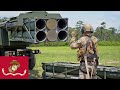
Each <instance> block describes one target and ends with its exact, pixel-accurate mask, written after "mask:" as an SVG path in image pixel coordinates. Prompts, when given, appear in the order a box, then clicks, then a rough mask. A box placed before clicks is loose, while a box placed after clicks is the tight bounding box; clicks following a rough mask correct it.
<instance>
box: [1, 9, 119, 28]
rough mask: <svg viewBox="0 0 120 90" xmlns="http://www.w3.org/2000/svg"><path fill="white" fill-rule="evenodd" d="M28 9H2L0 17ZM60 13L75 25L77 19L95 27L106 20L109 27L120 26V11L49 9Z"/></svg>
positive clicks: (16, 14) (17, 13)
mask: <svg viewBox="0 0 120 90" xmlns="http://www.w3.org/2000/svg"><path fill="white" fill-rule="evenodd" d="M24 12H28V11H0V17H14V16H18V15H19V14H20V13H24ZM47 12H48V13H60V14H61V15H62V17H63V18H68V19H69V26H70V27H75V25H76V23H77V21H79V20H81V21H83V22H84V23H89V24H92V26H93V28H94V29H95V28H96V27H97V26H99V25H100V23H101V22H103V21H104V22H106V26H107V28H109V27H115V28H117V29H118V28H119V27H120V11H47Z"/></svg>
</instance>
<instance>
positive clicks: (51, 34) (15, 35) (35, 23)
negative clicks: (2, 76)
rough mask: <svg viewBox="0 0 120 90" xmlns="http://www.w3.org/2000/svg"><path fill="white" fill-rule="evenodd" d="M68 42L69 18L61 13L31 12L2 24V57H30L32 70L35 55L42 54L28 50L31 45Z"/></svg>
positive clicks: (0, 24) (0, 40) (0, 42)
mask: <svg viewBox="0 0 120 90" xmlns="http://www.w3.org/2000/svg"><path fill="white" fill-rule="evenodd" d="M67 40H68V18H62V16H61V15H60V14H59V13H55V14H53V13H52V14H51V13H47V12H46V11H31V12H27V13H20V14H19V15H18V16H16V17H12V18H9V20H7V21H5V22H0V56H29V69H30V70H32V69H33V68H34V66H35V63H36V59H35V55H34V54H39V53H40V51H39V50H31V49H28V48H27V47H29V45H30V44H39V43H41V42H56V41H62V42H65V41H67Z"/></svg>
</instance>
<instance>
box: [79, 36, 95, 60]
mask: <svg viewBox="0 0 120 90" xmlns="http://www.w3.org/2000/svg"><path fill="white" fill-rule="evenodd" d="M91 37H92V36H88V41H87V43H86V44H85V46H84V47H81V48H79V50H78V51H77V59H78V61H80V60H82V59H83V57H84V55H86V56H87V59H88V61H92V60H93V58H97V53H96V47H95V44H94V43H93V41H92V38H91Z"/></svg>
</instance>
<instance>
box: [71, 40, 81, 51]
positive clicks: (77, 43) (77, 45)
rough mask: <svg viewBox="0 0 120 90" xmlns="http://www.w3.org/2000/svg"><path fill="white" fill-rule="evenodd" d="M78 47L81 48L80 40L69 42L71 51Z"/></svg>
mask: <svg viewBox="0 0 120 90" xmlns="http://www.w3.org/2000/svg"><path fill="white" fill-rule="evenodd" d="M80 46H81V39H80V40H77V41H75V40H73V41H71V42H70V48H71V49H77V48H79V47H80Z"/></svg>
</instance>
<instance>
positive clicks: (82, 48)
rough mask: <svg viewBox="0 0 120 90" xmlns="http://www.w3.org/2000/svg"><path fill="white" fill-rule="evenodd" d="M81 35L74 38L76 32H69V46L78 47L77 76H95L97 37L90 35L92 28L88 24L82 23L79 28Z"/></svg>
mask: <svg viewBox="0 0 120 90" xmlns="http://www.w3.org/2000/svg"><path fill="white" fill-rule="evenodd" d="M81 33H82V34H83V36H82V37H81V38H80V39H79V40H76V33H75V32H72V33H71V40H70V48H71V49H78V51H77V59H78V61H80V70H79V78H80V79H90V78H91V79H93V78H96V68H97V66H98V56H97V55H98V51H97V41H98V39H97V38H96V37H95V36H93V35H92V33H93V28H92V26H91V25H90V24H84V25H83V26H82V28H81ZM90 76H91V77H90Z"/></svg>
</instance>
